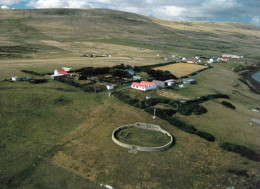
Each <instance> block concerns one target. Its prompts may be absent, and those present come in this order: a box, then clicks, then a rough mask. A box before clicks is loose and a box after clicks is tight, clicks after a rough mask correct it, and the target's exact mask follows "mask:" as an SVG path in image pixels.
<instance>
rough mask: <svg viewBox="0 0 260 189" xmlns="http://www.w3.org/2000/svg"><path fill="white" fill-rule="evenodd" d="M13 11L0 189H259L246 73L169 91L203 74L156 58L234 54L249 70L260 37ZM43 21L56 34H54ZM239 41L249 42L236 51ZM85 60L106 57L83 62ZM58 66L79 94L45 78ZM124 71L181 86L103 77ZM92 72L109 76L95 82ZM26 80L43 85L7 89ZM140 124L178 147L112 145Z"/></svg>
mask: <svg viewBox="0 0 260 189" xmlns="http://www.w3.org/2000/svg"><path fill="white" fill-rule="evenodd" d="M5 11H6V14H5V13H4V12H5ZM10 11H12V12H8V10H3V11H1V12H0V17H1V18H3V19H2V20H3V23H4V24H5V25H6V27H1V28H0V31H1V32H0V35H1V36H0V38H1V39H3V40H4V43H3V44H4V45H6V46H4V47H0V50H1V52H0V59H1V61H0V67H1V69H0V79H1V82H0V107H1V108H0V162H1V163H0V188H26V189H27V188H28V189H30V188H62V189H66V188H91V189H92V188H93V189H95V188H100V184H101V183H103V184H108V185H110V186H113V187H114V188H123V189H132V188H166V189H172V188H173V187H175V188H194V189H200V188H223V189H225V188H241V189H248V188H250V189H258V188H259V186H260V183H259V177H260V168H259V167H260V158H259V154H260V150H259V149H260V138H259V124H257V123H253V124H252V123H251V120H252V119H257V120H259V119H260V115H259V112H258V111H252V110H259V103H260V101H259V95H257V94H255V93H253V92H251V91H250V90H249V87H248V86H247V85H246V84H245V83H244V82H243V80H242V78H241V76H240V75H239V74H237V72H235V71H234V70H235V68H237V67H239V68H241V67H243V66H245V65H244V64H243V66H241V63H240V62H239V61H238V60H232V61H230V62H226V63H223V62H221V63H217V64H215V65H214V67H215V68H214V69H209V70H207V71H206V72H202V73H201V74H198V75H196V81H197V84H196V85H190V84H187V85H185V88H180V87H178V86H177V85H176V84H179V83H182V81H183V80H182V79H179V80H178V79H177V78H173V77H174V76H177V77H185V76H189V75H191V74H193V73H195V72H199V71H201V70H203V69H206V68H208V66H203V65H196V64H187V63H175V62H165V61H164V60H163V57H164V56H168V55H171V54H173V53H174V54H176V53H177V54H180V55H181V56H186V57H188V56H193V57H195V56H197V55H198V54H201V55H203V56H205V57H206V56H217V55H219V54H222V51H225V50H227V49H228V48H232V52H234V53H235V52H236V53H237V54H241V53H244V52H245V53H247V56H248V57H249V58H248V59H246V61H247V60H248V62H247V63H248V64H249V63H251V62H252V63H255V62H257V61H258V59H257V57H256V54H259V52H260V50H259V48H252V46H255V45H256V41H257V40H255V39H256V38H257V39H258V36H259V29H258V28H254V27H253V26H250V27H249V26H247V25H241V24H235V23H234V24H232V25H230V24H226V23H221V24H218V23H203V22H199V23H192V22H170V21H166V20H159V19H158V20H157V19H148V18H146V17H143V16H139V15H135V14H129V13H123V12H116V11H111V10H103V9H102V10H92V9H91V10H69V9H64V10H63V9H61V10H59V9H58V10H56V9H53V10H48V9H46V10H38V11H39V13H38V12H37V11H35V10H30V11H28V12H27V11H25V10H10ZM67 13H68V15H67ZM7 15H8V16H7ZM71 15H73V16H71ZM78 15H81V16H82V17H83V18H84V19H78V18H77V16H78ZM34 17H36V18H34ZM6 18H8V19H6ZM38 19H40V20H41V22H38ZM71 19H72V20H73V21H72V20H71ZM79 20H82V22H84V23H83V24H82V23H81V22H79ZM50 21H52V22H57V23H59V24H57V25H56V26H55V27H52V25H51V24H50V23H51V22H50ZM93 23H95V24H93ZM196 24H197V25H198V26H199V27H200V30H203V31H205V32H207V33H206V34H208V35H204V33H203V35H202V34H201V33H200V32H194V33H192V32H193V31H198V28H197V27H196ZM208 24H209V25H210V27H208ZM90 26H91V27H90ZM111 26H113V27H111ZM219 26H221V27H219ZM222 26H223V27H222ZM122 27H123V28H122ZM171 28H174V30H172V29H171ZM183 28H185V29H186V33H184V32H183ZM248 28H249V29H248ZM179 30H180V31H179ZM222 30H223V31H224V32H222ZM94 31H96V32H94ZM147 31H149V32H147ZM234 31H237V32H238V34H242V33H246V35H247V36H248V37H245V38H240V39H239V41H238V42H237V40H236V39H237V38H236V36H235V34H234ZM245 31H248V32H245ZM211 32H213V34H214V35H219V36H221V38H222V39H223V40H226V41H227V42H221V41H218V39H219V37H218V36H217V37H216V38H215V37H212V35H210V34H212V33H211ZM2 34H4V35H6V36H2ZM190 34H194V35H193V38H194V41H193V39H190V38H189V36H190ZM233 35H234V37H230V36H233ZM158 36H162V37H159V38H158ZM201 37H204V38H206V40H203V41H201V40H198V39H200V38H201ZM196 38H197V39H196ZM175 39H178V41H177V40H175ZM207 39H210V40H207ZM214 40H215V41H214ZM197 43H203V44H197ZM175 45H176V46H175ZM7 46H10V47H7ZM219 47H223V48H219ZM199 48H201V49H199ZM202 48H203V49H202ZM225 48H226V49H225ZM173 49H174V52H173ZM89 53H91V54H96V55H102V54H103V53H104V54H111V55H112V57H88V56H84V55H88V54H89ZM157 54H159V56H157ZM166 64H167V65H166ZM123 65H124V68H123V67H122V66H123ZM162 65H163V66H162ZM64 66H66V67H70V68H72V71H71V72H69V73H71V74H72V75H73V74H76V75H77V76H78V77H79V80H74V78H73V76H71V77H68V80H69V81H70V79H71V80H73V82H74V84H75V83H76V84H75V86H73V85H71V84H68V83H69V82H68V83H66V82H61V81H59V80H53V79H50V77H48V76H46V74H47V75H50V74H53V70H54V69H57V68H62V67H64ZM114 66H116V67H114ZM130 66H131V67H132V68H133V70H134V71H135V72H136V73H137V74H138V75H140V76H141V77H143V80H149V81H152V80H154V79H158V78H159V79H160V78H162V79H161V80H162V81H165V80H166V79H167V80H168V79H174V80H176V84H175V85H173V86H170V87H167V88H157V89H156V90H153V91H145V92H144V91H141V90H135V89H132V88H131V87H130V85H131V82H132V79H131V78H127V79H126V78H124V77H117V76H115V77H114V76H113V75H112V73H115V70H113V71H111V73H109V71H110V70H109V69H115V68H116V69H119V68H120V69H121V67H122V69H121V70H123V69H125V68H130ZM155 67H156V68H155ZM96 68H100V70H101V69H103V68H108V69H107V70H109V71H108V73H106V74H94V70H95V69H96ZM81 69H82V70H81ZM84 69H85V70H84ZM25 70H27V71H29V72H27V73H26V72H24V71H25ZM76 70H80V71H76ZM83 70H84V71H83ZM100 70H99V71H100ZM156 70H157V71H158V70H163V71H166V72H162V71H158V72H156ZM95 71H96V70H95ZM117 71H118V70H117ZM167 71H169V72H171V73H172V75H171V74H169V73H168V72H167ZM35 73H36V74H35ZM84 73H85V74H84ZM25 74H27V75H29V76H30V77H32V80H33V81H38V82H27V81H25V80H23V81H19V82H15V81H11V80H10V79H9V78H10V77H12V76H18V77H21V76H24V75H25ZM80 75H82V76H83V79H82V78H80ZM157 77H158V78H157ZM93 78H94V79H93ZM8 79H9V80H8ZM93 80H94V81H93ZM73 82H71V83H73ZM110 82H111V83H112V82H115V83H116V84H118V86H117V87H115V88H114V89H112V90H110V91H108V90H107V88H106V85H105V83H110ZM101 83H102V85H100V84H101ZM89 84H90V85H89ZM88 85H89V86H88ZM77 86H80V87H77ZM81 87H83V89H84V87H96V89H98V88H102V90H82V88H81ZM223 102H224V103H223ZM154 109H156V111H155V114H156V115H155V118H153V115H154ZM137 122H143V123H150V124H154V125H159V126H160V127H161V128H162V129H164V130H166V131H168V132H169V133H171V134H172V135H173V136H174V139H175V140H176V141H175V143H174V145H173V146H171V147H170V148H169V149H167V150H165V151H161V152H138V153H137V154H133V153H129V152H128V151H129V150H128V149H126V148H122V147H120V146H118V145H117V144H115V143H114V142H113V141H112V139H111V134H112V132H113V131H114V130H115V129H116V128H118V127H120V126H122V125H128V124H131V123H137ZM250 123H251V124H250ZM118 137H119V139H120V137H121V139H120V140H122V141H125V142H126V143H128V142H137V144H140V145H143V144H145V145H148V146H154V145H157V144H158V145H159V144H160V145H162V144H164V142H166V143H167V139H165V136H164V135H161V133H157V132H155V133H154V132H150V131H148V132H140V131H139V130H138V129H137V130H136V129H134V130H130V131H127V130H122V133H119V136H118ZM150 137H151V138H150ZM143 142H144V143H143Z"/></svg>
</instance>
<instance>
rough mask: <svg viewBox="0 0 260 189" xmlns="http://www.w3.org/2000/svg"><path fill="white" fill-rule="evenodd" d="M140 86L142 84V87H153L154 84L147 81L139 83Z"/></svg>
mask: <svg viewBox="0 0 260 189" xmlns="http://www.w3.org/2000/svg"><path fill="white" fill-rule="evenodd" d="M140 84H142V85H149V86H154V85H155V83H154V82H149V81H141V82H140Z"/></svg>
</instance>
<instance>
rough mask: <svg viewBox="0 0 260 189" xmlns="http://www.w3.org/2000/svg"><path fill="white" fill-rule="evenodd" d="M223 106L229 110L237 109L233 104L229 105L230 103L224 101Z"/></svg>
mask: <svg viewBox="0 0 260 189" xmlns="http://www.w3.org/2000/svg"><path fill="white" fill-rule="evenodd" d="M221 104H222V105H224V106H226V107H227V108H230V109H233V110H234V109H236V107H235V106H233V104H231V103H229V102H226V101H222V102H221Z"/></svg>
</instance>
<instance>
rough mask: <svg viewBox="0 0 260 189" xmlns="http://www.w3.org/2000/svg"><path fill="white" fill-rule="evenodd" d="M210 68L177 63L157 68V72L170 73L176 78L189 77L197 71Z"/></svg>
mask: <svg viewBox="0 0 260 189" xmlns="http://www.w3.org/2000/svg"><path fill="white" fill-rule="evenodd" d="M206 68H208V66H202V65H197V64H187V63H176V64H171V65H167V66H162V67H156V68H154V69H155V70H162V71H170V72H171V73H172V74H173V75H175V76H176V77H183V76H188V75H190V74H192V73H195V72H197V71H200V70H203V69H206Z"/></svg>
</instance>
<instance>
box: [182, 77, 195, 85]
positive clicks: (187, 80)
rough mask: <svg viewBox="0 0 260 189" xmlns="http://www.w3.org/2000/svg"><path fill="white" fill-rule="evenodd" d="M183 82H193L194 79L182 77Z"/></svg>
mask: <svg viewBox="0 0 260 189" xmlns="http://www.w3.org/2000/svg"><path fill="white" fill-rule="evenodd" d="M183 83H185V84H195V83H196V80H195V79H191V78H184V79H183Z"/></svg>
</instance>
